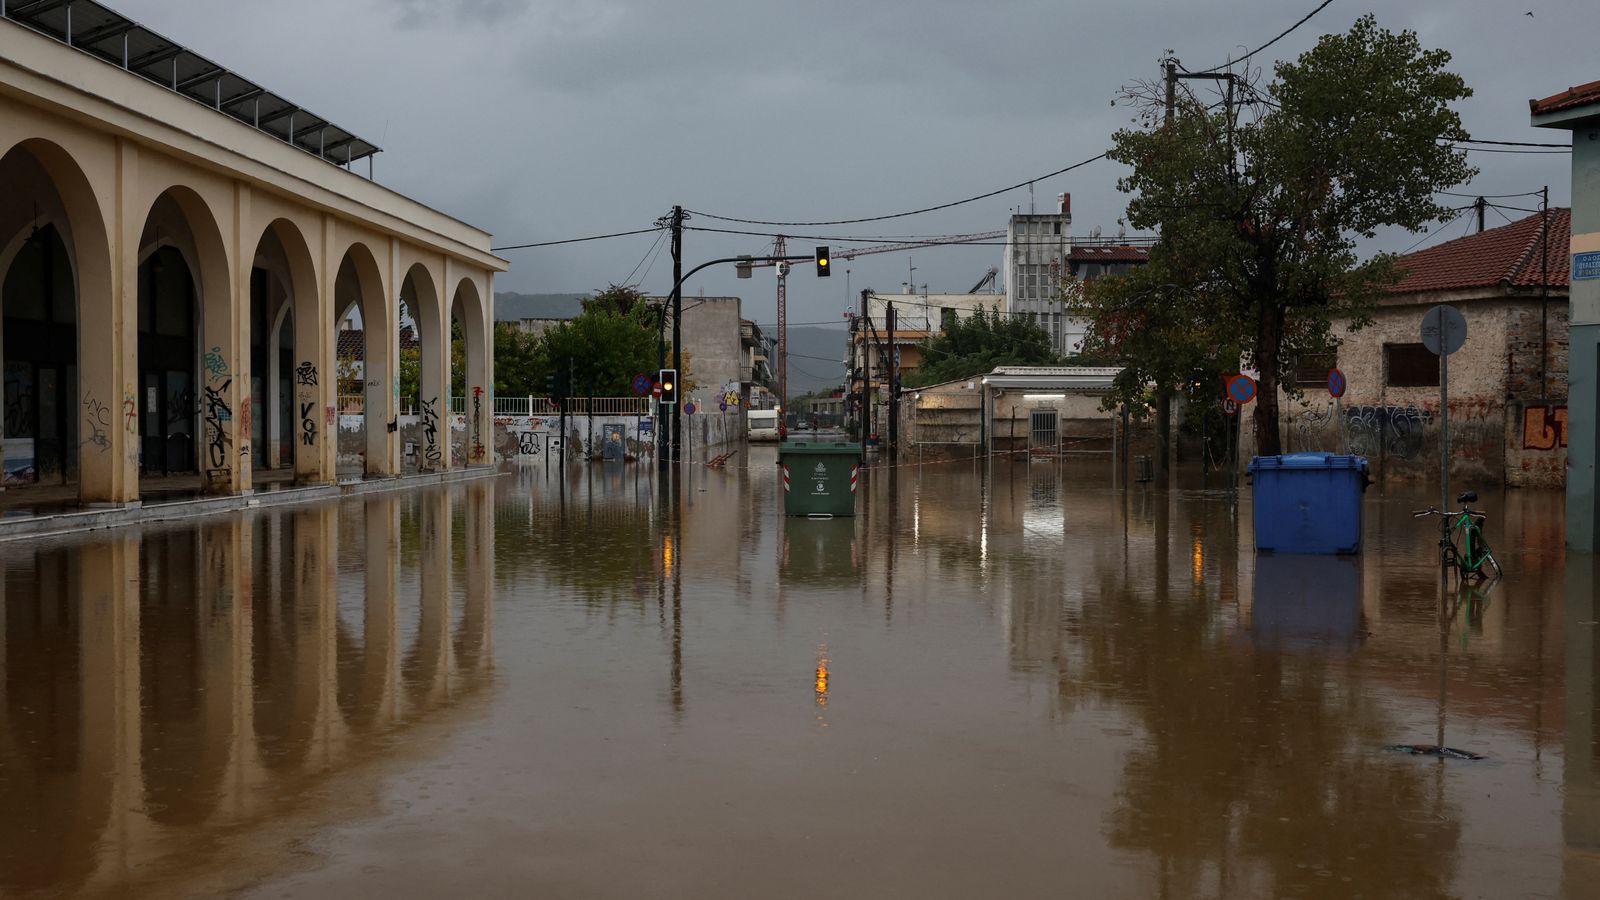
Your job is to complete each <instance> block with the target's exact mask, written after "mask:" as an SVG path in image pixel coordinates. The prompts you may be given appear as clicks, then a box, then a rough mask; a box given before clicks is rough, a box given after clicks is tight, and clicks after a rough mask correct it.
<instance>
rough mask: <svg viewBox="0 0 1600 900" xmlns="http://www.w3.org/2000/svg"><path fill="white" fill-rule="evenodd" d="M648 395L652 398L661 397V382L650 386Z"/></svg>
mask: <svg viewBox="0 0 1600 900" xmlns="http://www.w3.org/2000/svg"><path fill="white" fill-rule="evenodd" d="M650 395H651V396H652V397H660V396H661V382H659V381H658V382H656V383H655V384H652V385H650Z"/></svg>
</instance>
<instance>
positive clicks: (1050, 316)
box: [1005, 194, 1084, 353]
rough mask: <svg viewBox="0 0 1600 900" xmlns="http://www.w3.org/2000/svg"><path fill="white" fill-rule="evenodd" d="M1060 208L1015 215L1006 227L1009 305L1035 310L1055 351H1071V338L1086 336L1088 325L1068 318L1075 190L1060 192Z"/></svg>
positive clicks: (1016, 311)
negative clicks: (1065, 304) (1065, 291)
mask: <svg viewBox="0 0 1600 900" xmlns="http://www.w3.org/2000/svg"><path fill="white" fill-rule="evenodd" d="M1057 200H1058V201H1059V203H1060V210H1059V211H1058V212H1053V213H1028V214H1019V215H1014V216H1012V217H1011V223H1010V225H1009V226H1008V227H1007V228H1006V249H1005V273H1006V293H1005V311H1006V312H1007V313H1009V314H1012V315H1025V314H1032V315H1034V316H1036V317H1037V319H1036V321H1038V323H1039V324H1040V325H1041V326H1042V327H1043V328H1044V330H1045V331H1047V332H1049V333H1050V338H1051V340H1052V341H1053V342H1054V344H1055V348H1056V352H1058V353H1068V352H1071V351H1072V349H1075V348H1069V347H1068V338H1069V337H1075V341H1074V342H1076V341H1081V340H1082V339H1083V331H1084V329H1083V328H1082V327H1081V326H1078V327H1074V326H1073V325H1072V324H1071V323H1068V322H1066V321H1064V319H1065V316H1064V315H1063V313H1062V303H1061V281H1062V279H1063V278H1065V277H1068V272H1067V256H1068V254H1069V253H1070V252H1071V250H1072V195H1071V194H1060V195H1058V196H1057Z"/></svg>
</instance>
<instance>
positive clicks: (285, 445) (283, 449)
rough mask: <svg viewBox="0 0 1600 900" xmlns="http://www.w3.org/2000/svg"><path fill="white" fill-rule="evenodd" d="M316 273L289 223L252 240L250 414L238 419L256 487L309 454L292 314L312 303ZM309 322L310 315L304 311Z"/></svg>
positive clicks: (280, 478) (284, 476)
mask: <svg viewBox="0 0 1600 900" xmlns="http://www.w3.org/2000/svg"><path fill="white" fill-rule="evenodd" d="M315 285H316V276H315V274H314V272H313V267H312V263H311V253H310V250H309V249H308V248H307V247H306V243H305V238H304V237H303V236H302V235H301V233H300V231H299V229H297V228H296V227H295V226H294V225H293V224H292V223H290V222H289V221H287V220H285V219H277V220H274V221H273V222H272V223H271V224H269V225H268V226H267V227H266V230H265V231H264V232H263V233H262V235H261V239H260V240H259V241H257V242H256V248H255V255H254V257H253V259H252V262H251V268H250V373H251V379H250V406H249V411H250V415H248V416H244V417H241V422H240V430H241V431H243V430H245V429H246V428H248V431H249V434H250V446H251V447H252V448H253V452H252V454H251V464H252V465H253V466H254V469H255V475H254V476H253V483H255V484H257V485H263V484H273V483H277V482H287V481H291V480H293V479H294V477H295V470H296V465H295V458H296V454H297V453H302V452H303V453H304V454H305V455H306V456H307V457H308V461H310V458H312V457H314V456H315V445H314V443H313V445H311V446H304V445H303V443H302V440H301V433H300V432H301V429H300V421H299V412H298V409H297V407H296V402H295V396H296V390H297V387H298V385H299V381H300V380H301V379H302V377H303V373H300V372H298V371H297V370H298V367H299V365H300V362H299V359H300V355H299V354H298V353H297V352H296V351H297V348H298V347H299V346H300V340H299V335H298V333H297V331H296V327H297V325H298V324H299V322H298V320H297V315H296V313H297V312H300V311H302V310H306V309H308V308H311V307H314V304H315V299H316V297H315ZM303 315H304V317H305V318H306V319H308V320H314V318H315V314H314V313H312V312H304V313H303Z"/></svg>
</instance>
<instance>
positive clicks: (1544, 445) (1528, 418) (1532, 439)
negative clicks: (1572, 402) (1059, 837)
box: [1522, 405, 1567, 450]
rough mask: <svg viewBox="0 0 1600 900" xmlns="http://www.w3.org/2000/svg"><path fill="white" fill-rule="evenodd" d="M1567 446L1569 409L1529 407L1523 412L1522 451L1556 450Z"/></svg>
mask: <svg viewBox="0 0 1600 900" xmlns="http://www.w3.org/2000/svg"><path fill="white" fill-rule="evenodd" d="M1566 446H1567V407H1566V406H1565V405H1560V406H1529V407H1527V408H1526V409H1524V410H1523V411H1522V449H1524V450H1555V449H1557V448H1564V447H1566Z"/></svg>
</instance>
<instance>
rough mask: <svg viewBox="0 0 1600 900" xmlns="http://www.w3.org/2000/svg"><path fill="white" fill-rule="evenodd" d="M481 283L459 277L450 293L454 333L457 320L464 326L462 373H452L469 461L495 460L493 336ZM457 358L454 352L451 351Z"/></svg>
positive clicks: (488, 462)
mask: <svg viewBox="0 0 1600 900" xmlns="http://www.w3.org/2000/svg"><path fill="white" fill-rule="evenodd" d="M486 318H487V311H486V310H485V308H484V304H483V299H482V295H481V294H480V293H479V290H478V284H477V282H476V281H475V280H474V279H473V278H472V277H471V276H465V277H462V278H460V279H459V280H457V281H456V283H455V287H454V289H453V290H452V291H451V297H450V321H451V323H452V325H451V334H452V335H453V334H454V333H455V327H454V326H455V323H459V324H460V326H461V335H462V345H463V347H462V368H463V371H462V372H461V373H459V374H460V377H459V378H457V376H456V374H455V373H452V376H451V384H452V385H457V384H459V385H460V396H461V397H462V398H463V399H462V407H463V409H462V413H463V415H464V416H465V418H466V424H467V429H466V435H465V437H464V439H463V441H462V453H461V455H462V460H463V461H464V462H465V463H466V464H467V465H491V464H493V462H494V433H493V427H494V373H493V369H492V368H491V365H490V362H489V356H490V352H491V345H492V340H491V338H490V335H489V330H488V323H487V321H486ZM451 359H452V360H454V353H453V352H452V354H451Z"/></svg>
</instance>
